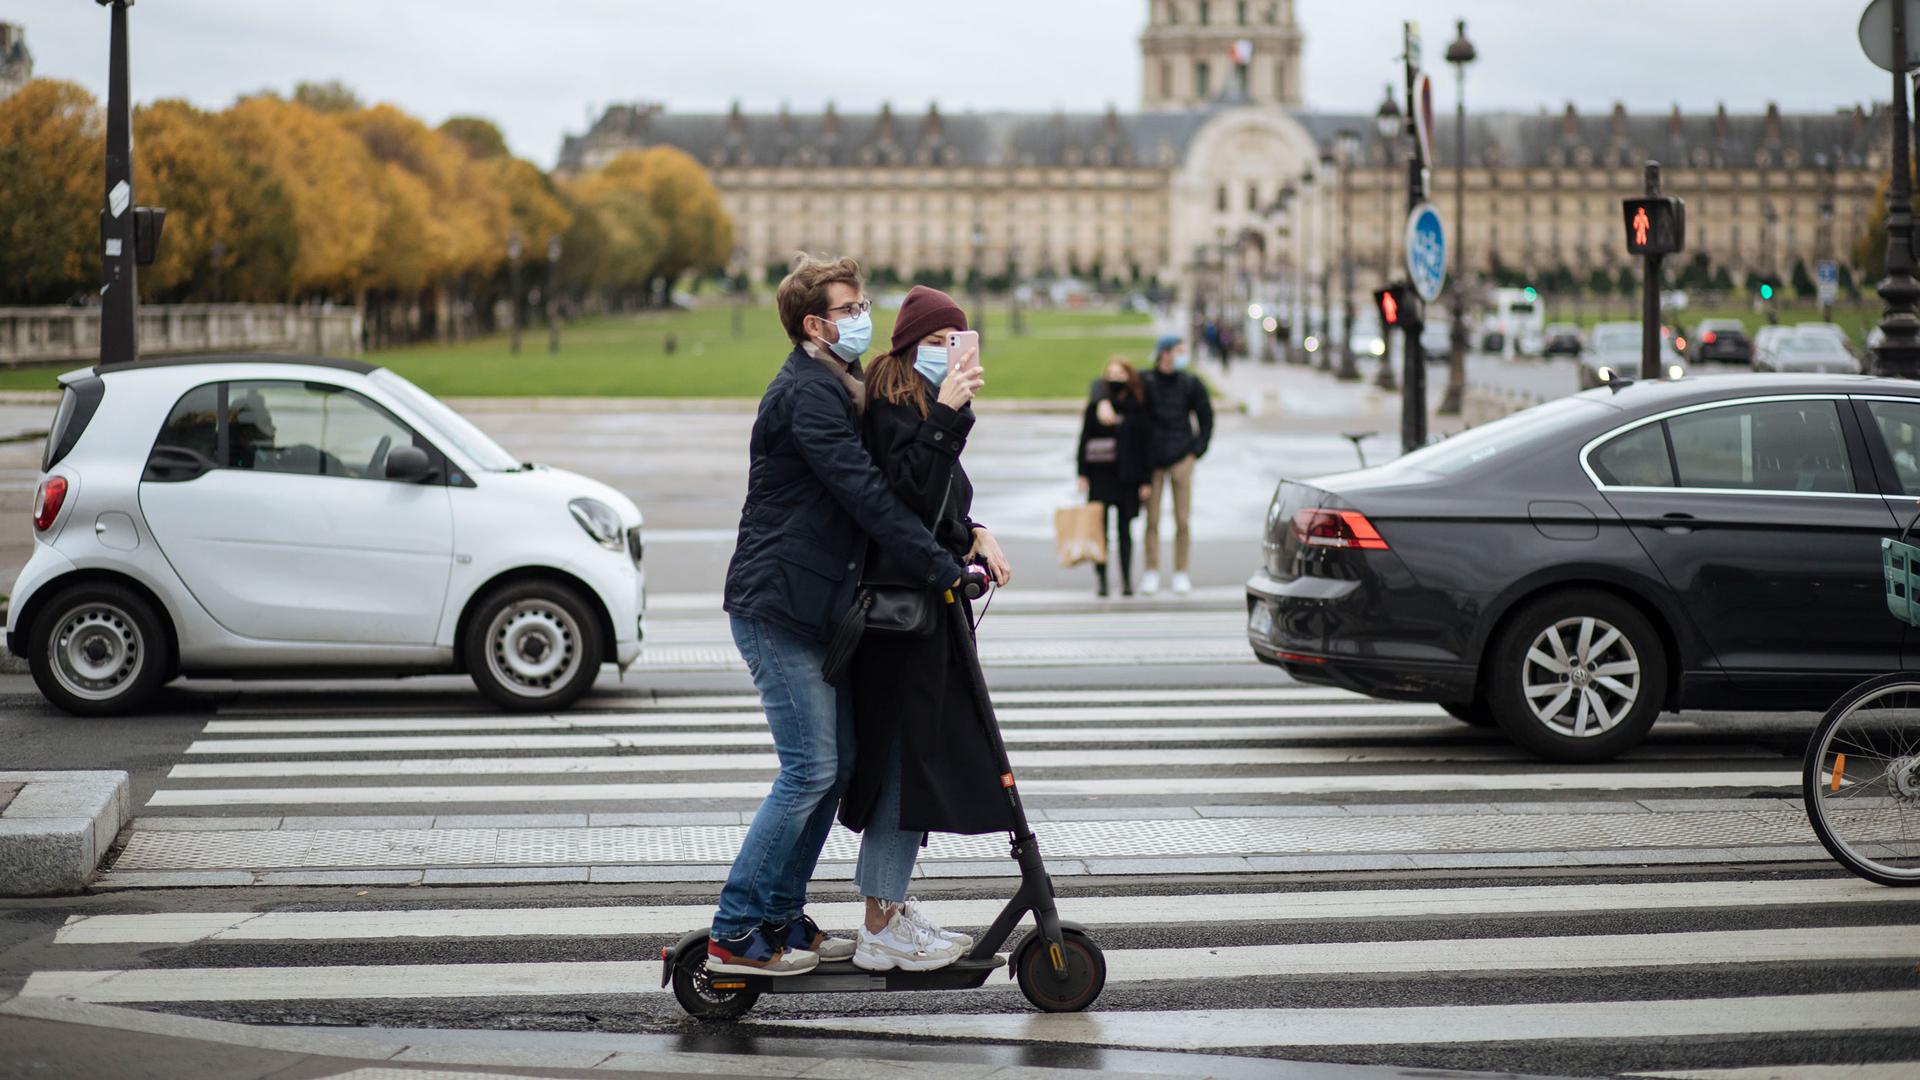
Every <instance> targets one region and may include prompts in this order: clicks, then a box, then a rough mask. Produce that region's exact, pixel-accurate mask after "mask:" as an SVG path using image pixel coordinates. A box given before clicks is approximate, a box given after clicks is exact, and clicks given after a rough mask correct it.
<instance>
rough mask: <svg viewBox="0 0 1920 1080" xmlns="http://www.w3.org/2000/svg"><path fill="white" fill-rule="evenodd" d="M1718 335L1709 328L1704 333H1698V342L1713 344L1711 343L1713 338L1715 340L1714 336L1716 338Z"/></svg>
mask: <svg viewBox="0 0 1920 1080" xmlns="http://www.w3.org/2000/svg"><path fill="white" fill-rule="evenodd" d="M1719 336H1720V335H1718V334H1716V333H1714V332H1713V331H1711V330H1709V331H1707V332H1706V333H1704V334H1701V335H1700V344H1702V345H1711V344H1713V343H1714V340H1715V339H1716V338H1718V337H1719Z"/></svg>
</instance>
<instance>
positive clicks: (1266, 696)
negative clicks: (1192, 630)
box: [632, 686, 1375, 712]
mask: <svg viewBox="0 0 1920 1080" xmlns="http://www.w3.org/2000/svg"><path fill="white" fill-rule="evenodd" d="M993 700H994V702H995V704H999V705H1149V704H1154V703H1157V702H1165V703H1169V704H1175V705H1187V704H1191V703H1193V702H1195V701H1241V702H1248V701H1275V702H1286V701H1328V702H1345V701H1373V700H1375V699H1373V698H1369V697H1367V696H1365V695H1364V694H1356V693H1354V692H1353V691H1351V690H1341V689H1338V688H1336V687H1331V686H1276V687H1273V688H1271V689H1263V688H1253V689H1245V688H1241V689H1222V688H1216V687H1202V686H1194V687H1182V688H1180V689H1177V690H1144V689H1143V690H1093V689H1075V688H1067V689H1059V690H995V691H994V692H993ZM632 707H633V708H634V709H636V710H639V711H641V712H651V711H661V712H670V711H672V710H675V709H739V710H750V711H758V710H759V708H760V696H759V695H758V694H685V695H675V696H672V697H664V698H660V699H658V700H656V701H652V702H644V703H639V704H635V705H634V706H632Z"/></svg>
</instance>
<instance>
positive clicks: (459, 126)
mask: <svg viewBox="0 0 1920 1080" xmlns="http://www.w3.org/2000/svg"><path fill="white" fill-rule="evenodd" d="M440 133H441V134H442V135H446V136H448V137H449V138H452V139H453V140H455V141H456V142H458V143H459V144H460V145H462V146H464V147H466V148H467V156H468V157H471V158H475V159H484V158H499V157H508V156H510V151H508V150H507V137H506V136H505V135H502V134H501V133H500V125H498V124H496V123H494V122H493V121H491V120H488V119H486V118H484V117H479V116H455V117H451V118H449V119H448V120H447V121H446V122H445V123H443V124H441V125H440Z"/></svg>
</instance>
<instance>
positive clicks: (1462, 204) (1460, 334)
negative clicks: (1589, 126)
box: [1440, 19, 1472, 416]
mask: <svg viewBox="0 0 1920 1080" xmlns="http://www.w3.org/2000/svg"><path fill="white" fill-rule="evenodd" d="M1455 25H1456V27H1457V28H1458V31H1459V37H1458V38H1457V39H1456V40H1455V42H1454V44H1453V46H1452V47H1450V48H1449V49H1448V50H1447V52H1448V59H1450V60H1452V59H1453V58H1454V56H1456V55H1460V56H1461V57H1462V58H1461V59H1458V60H1454V64H1453V70H1454V71H1455V72H1456V73H1457V74H1458V78H1457V81H1456V85H1457V86H1458V87H1459V89H1458V91H1457V92H1456V94H1455V95H1454V100H1453V298H1452V299H1453V304H1452V307H1453V327H1452V332H1451V333H1450V334H1449V335H1448V344H1449V345H1450V346H1451V348H1450V349H1449V354H1448V357H1447V395H1446V397H1444V398H1442V399H1441V400H1440V415H1442V416H1459V415H1460V410H1461V407H1462V405H1463V404H1464V403H1465V400H1466V395H1467V290H1466V283H1467V63H1468V61H1469V60H1470V59H1471V57H1472V51H1471V47H1470V46H1469V47H1468V48H1467V49H1466V50H1464V51H1463V50H1460V49H1459V47H1460V46H1461V45H1463V44H1465V43H1466V40H1467V21H1466V20H1465V19H1461V20H1459V22H1458V23H1456V24H1455Z"/></svg>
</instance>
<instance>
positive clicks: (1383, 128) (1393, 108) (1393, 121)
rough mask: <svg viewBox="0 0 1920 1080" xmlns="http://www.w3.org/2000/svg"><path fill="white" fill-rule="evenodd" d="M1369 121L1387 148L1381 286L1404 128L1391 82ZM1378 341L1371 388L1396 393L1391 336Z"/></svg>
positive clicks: (1388, 276) (1389, 268)
mask: <svg viewBox="0 0 1920 1080" xmlns="http://www.w3.org/2000/svg"><path fill="white" fill-rule="evenodd" d="M1373 121H1374V124H1375V126H1376V128H1377V129H1378V131H1379V132H1380V139H1381V141H1382V142H1385V143H1386V145H1387V153H1386V160H1385V162H1384V164H1383V165H1382V166H1381V170H1380V194H1381V196H1382V198H1383V200H1384V202H1385V206H1386V215H1385V217H1384V219H1383V220H1382V221H1381V223H1380V224H1381V233H1380V284H1381V286H1382V287H1384V286H1385V285H1386V284H1387V283H1388V282H1391V281H1392V280H1393V226H1394V223H1395V215H1394V212H1393V184H1392V182H1391V181H1392V177H1393V155H1394V150H1395V148H1396V144H1397V142H1398V140H1399V138H1400V133H1401V131H1402V130H1403V129H1404V127H1405V123H1404V121H1403V119H1402V117H1401V115H1400V104H1399V102H1397V101H1395V100H1394V97H1393V84H1392V83H1388V84H1387V96H1386V100H1384V101H1382V102H1381V103H1380V108H1379V110H1378V111H1377V112H1375V113H1374V114H1373ZM1380 339H1381V340H1382V341H1386V342H1388V348H1387V349H1386V351H1384V352H1382V353H1381V354H1380V374H1379V375H1378V376H1377V377H1375V379H1374V385H1375V386H1378V387H1379V388H1380V389H1382V390H1398V389H1400V380H1399V378H1398V377H1396V376H1395V375H1394V373H1393V348H1392V342H1391V339H1392V335H1391V334H1389V333H1388V332H1387V328H1386V327H1384V326H1382V327H1381V328H1380Z"/></svg>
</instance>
